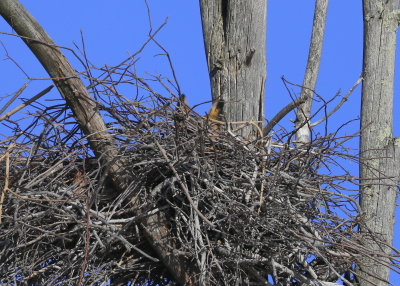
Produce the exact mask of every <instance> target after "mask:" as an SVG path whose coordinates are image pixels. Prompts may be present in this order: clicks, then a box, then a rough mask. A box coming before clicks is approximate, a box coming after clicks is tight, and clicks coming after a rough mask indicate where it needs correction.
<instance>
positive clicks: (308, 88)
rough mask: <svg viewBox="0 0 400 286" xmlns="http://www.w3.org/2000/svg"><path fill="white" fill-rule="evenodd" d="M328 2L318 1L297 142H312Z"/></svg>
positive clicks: (297, 119) (297, 125) (298, 120)
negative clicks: (315, 91) (315, 100)
mask: <svg viewBox="0 0 400 286" xmlns="http://www.w3.org/2000/svg"><path fill="white" fill-rule="evenodd" d="M327 10H328V0H316V1H315V11H314V21H313V27H312V34H311V42H310V50H309V52H308V61H307V68H306V72H305V75H304V80H303V88H302V90H301V96H300V97H301V98H305V97H307V100H306V102H304V103H303V104H302V105H300V106H299V109H298V111H297V114H296V116H297V118H296V129H298V130H297V133H296V141H298V142H302V143H306V142H309V141H310V132H311V131H310V122H309V120H310V115H311V105H312V100H313V95H314V94H313V90H315V85H316V83H317V78H318V73H319V65H320V63H321V54H322V46H323V42H324V33H325V23H326V14H327Z"/></svg>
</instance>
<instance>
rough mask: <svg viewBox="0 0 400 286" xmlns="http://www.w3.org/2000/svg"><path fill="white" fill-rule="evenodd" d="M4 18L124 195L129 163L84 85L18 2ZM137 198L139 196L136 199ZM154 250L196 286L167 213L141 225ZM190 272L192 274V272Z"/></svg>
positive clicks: (4, 4)
mask: <svg viewBox="0 0 400 286" xmlns="http://www.w3.org/2000/svg"><path fill="white" fill-rule="evenodd" d="M0 15H1V16H2V17H3V18H4V19H5V20H6V21H7V22H8V24H9V25H10V26H11V27H12V28H13V29H14V30H15V31H16V33H17V34H18V35H19V36H20V37H21V38H22V40H23V41H24V42H25V43H26V44H27V46H28V47H29V48H30V49H31V51H32V52H33V53H34V54H35V56H36V57H37V59H38V60H39V61H40V63H41V64H42V66H43V67H44V68H45V69H46V71H47V72H48V74H49V75H50V77H51V78H52V80H53V82H54V84H55V85H56V86H57V88H58V90H59V92H60V93H61V95H62V96H63V98H64V99H65V100H66V102H67V104H68V106H69V107H70V108H71V110H72V111H73V113H74V116H75V119H76V120H77V122H78V123H79V125H80V127H81V128H82V130H83V131H84V133H85V135H86V136H87V137H88V140H89V144H90V147H91V148H92V150H93V152H94V153H95V154H96V156H97V158H99V159H100V161H101V162H102V164H103V165H106V166H107V167H108V174H109V178H110V179H111V181H112V182H113V183H114V187H115V190H116V191H117V192H122V191H123V190H125V188H126V187H127V182H128V181H129V178H126V176H125V175H124V173H126V172H124V170H125V167H126V166H125V163H124V162H123V161H122V159H120V157H119V156H118V149H117V145H116V143H115V142H114V139H113V137H112V136H111V134H110V133H109V132H108V131H107V126H106V124H105V122H104V120H103V118H102V116H101V114H100V112H99V110H98V108H97V104H96V102H95V101H94V100H93V99H92V98H91V96H90V94H89V92H88V90H87V89H86V87H85V86H84V84H83V82H82V81H81V80H80V79H79V77H78V76H77V74H76V72H75V70H74V69H73V68H72V66H71V65H70V64H69V62H68V60H67V59H66V58H65V56H64V55H63V53H62V52H61V51H60V49H59V48H58V47H57V46H56V45H55V43H54V42H53V41H52V40H51V38H50V37H49V36H48V35H47V33H46V32H45V31H44V29H43V28H42V27H41V26H40V25H39V23H38V22H37V21H36V20H35V19H34V18H33V17H32V15H30V14H29V12H28V11H26V9H25V8H24V7H23V6H22V5H21V4H20V3H19V1H18V0H1V1H0ZM133 197H136V196H133ZM140 205H141V204H140V202H139V201H137V200H132V207H133V208H134V209H135V210H136V212H137V213H138V214H140V208H139V207H140ZM141 223H142V226H143V230H144V234H145V236H146V238H147V241H148V242H149V244H150V246H151V247H152V248H153V249H154V251H155V252H156V253H157V254H158V256H159V258H160V259H161V260H162V262H163V263H164V265H165V266H166V268H167V269H168V270H169V271H170V273H171V274H172V275H173V276H174V279H175V281H176V282H178V283H180V284H181V285H195V282H194V281H195V278H194V275H193V269H192V267H191V266H190V265H189V264H188V263H187V261H184V260H183V259H179V257H177V256H175V255H174V252H173V251H174V241H173V240H172V239H171V236H170V232H169V228H168V220H167V218H166V216H165V215H164V213H158V214H155V215H152V216H149V217H147V218H145V219H143V221H141ZM189 269H190V270H189Z"/></svg>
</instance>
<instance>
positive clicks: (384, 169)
mask: <svg viewBox="0 0 400 286" xmlns="http://www.w3.org/2000/svg"><path fill="white" fill-rule="evenodd" d="M398 5H399V0H389V1H386V0H385V1H382V0H381V1H377V0H364V1H363V9H364V11H363V13H364V58H363V77H364V81H363V88H362V103H361V130H362V132H361V140H360V152H361V153H360V159H361V163H360V177H361V192H360V205H361V209H362V212H363V214H364V217H365V226H361V227H360V230H361V231H362V232H368V231H372V232H373V233H376V234H377V235H378V236H380V239H381V242H379V241H376V242H372V241H366V242H365V244H366V246H367V247H368V248H369V249H371V250H373V251H377V252H385V253H387V254H391V249H390V247H389V246H391V245H392V241H393V229H394V216H395V208H396V198H397V189H398V185H397V184H398V181H399V175H400V173H399V169H400V160H399V158H400V153H399V145H400V144H399V143H400V141H399V140H397V139H395V138H393V133H392V130H393V84H394V65H395V50H396V32H397V28H398V22H399V17H398V15H399V10H398ZM385 262H388V261H385ZM368 273H369V274H368ZM370 274H372V275H374V276H376V277H379V278H380V279H378V278H375V277H373V276H371V275H370ZM358 277H359V280H360V285H362V286H367V285H387V282H385V281H387V280H388V279H389V268H388V267H386V266H384V265H381V264H379V263H377V262H376V261H375V260H373V259H370V258H363V259H362V260H361V264H360V265H359V272H358ZM364 278H366V279H368V281H369V282H368V281H367V280H365V279H364Z"/></svg>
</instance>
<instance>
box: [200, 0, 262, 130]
mask: <svg viewBox="0 0 400 286" xmlns="http://www.w3.org/2000/svg"><path fill="white" fill-rule="evenodd" d="M200 7H201V19H202V23H203V35H204V43H205V49H206V57H207V63H208V71H209V75H210V81H211V90H212V98H213V100H214V101H216V100H220V99H222V100H225V101H226V104H225V110H224V113H225V117H226V119H227V121H228V122H233V121H252V122H257V123H259V125H260V126H261V125H262V124H260V123H262V121H263V118H264V85H265V79H266V60H265V58H266V54H265V38H266V13H267V1H266V0H255V1H246V0H239V1H228V0H222V1H207V0H200ZM250 15H251V16H250ZM251 130H252V127H251V126H249V127H245V128H243V129H241V132H240V133H241V134H242V135H247V134H249V133H250V131H251Z"/></svg>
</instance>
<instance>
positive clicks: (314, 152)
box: [0, 0, 399, 286]
mask: <svg viewBox="0 0 400 286" xmlns="http://www.w3.org/2000/svg"><path fill="white" fill-rule="evenodd" d="M317 2H318V3H317V5H316V7H317V9H316V12H315V13H316V18H317V15H319V12H318V11H320V10H319V9H318V7H320V6H319V4H320V5H322V6H321V7H324V8H321V7H320V8H321V9H322V10H324V9H325V10H326V7H325V6H324V5H323V4H324V3H325V4H326V3H327V1H317ZM382 3H383V2H382ZM396 3H397V2H396ZM200 5H201V13H202V22H203V32H204V39H205V46H206V54H207V60H208V68H209V72H210V80H211V85H212V98H213V100H221V99H222V100H224V101H225V102H226V105H225V107H226V109H225V110H224V111H225V115H226V120H224V121H213V122H210V118H209V117H207V116H206V117H204V116H200V115H199V114H197V113H196V111H195V110H194V109H192V108H191V107H190V106H187V105H186V103H185V102H183V100H182V98H183V97H182V94H180V90H179V88H177V81H176V79H174V80H172V81H165V80H163V78H161V77H159V76H151V75H150V76H151V79H150V80H149V79H148V78H147V79H145V78H144V77H143V76H140V74H139V73H138V72H137V70H136V66H135V64H136V61H137V58H136V57H137V56H139V54H140V53H141V51H142V50H143V49H144V48H145V46H146V44H147V43H148V42H151V41H153V42H154V43H156V44H157V45H158V46H159V47H160V49H162V50H163V52H164V53H166V55H167V57H169V54H168V53H167V52H166V51H165V49H164V48H163V47H162V46H161V45H160V44H159V43H158V42H157V40H156V34H157V32H158V30H156V31H155V32H153V33H152V34H150V35H149V38H148V41H147V42H146V43H144V45H143V47H142V48H141V49H139V51H138V52H136V53H134V54H132V55H131V56H130V57H129V58H127V59H126V60H124V61H123V62H121V63H120V64H118V65H116V66H112V67H108V66H106V67H95V66H90V67H89V66H86V65H85V66H86V69H85V70H84V71H82V72H77V71H75V70H74V69H73V68H72V66H71V65H70V64H69V62H68V61H67V60H66V58H65V57H64V55H63V54H62V49H61V48H60V47H58V46H57V45H56V44H55V43H54V42H53V41H52V40H51V39H50V38H49V36H48V35H47V34H46V33H45V31H44V29H43V28H42V27H41V26H40V25H39V24H38V23H37V22H36V21H35V19H34V18H33V17H32V16H31V15H30V14H29V13H28V12H27V11H26V10H25V9H24V8H23V7H22V5H21V4H20V3H19V2H18V1H17V0H2V1H0V14H1V15H2V16H3V18H4V19H6V21H7V22H8V23H9V24H10V25H11V26H12V28H13V29H14V30H15V32H16V33H17V34H16V35H14V36H18V37H20V38H21V39H22V40H23V41H24V42H25V43H26V44H27V46H28V47H29V48H30V49H31V50H32V52H33V53H34V54H35V56H36V57H37V58H38V59H39V61H40V63H41V64H42V66H43V67H45V69H46V70H47V72H48V73H49V75H50V77H51V79H52V81H53V85H54V86H55V87H57V89H58V90H59V92H60V94H61V96H62V97H63V99H64V103H63V104H54V105H49V106H42V105H39V104H38V105H33V104H32V103H34V102H35V100H37V99H38V98H39V97H41V96H43V95H45V94H46V93H47V92H49V90H50V89H51V88H52V87H53V85H51V86H49V87H47V88H46V89H44V90H43V91H41V92H39V93H38V94H37V95H35V96H34V97H32V99H31V100H29V101H26V102H25V103H23V104H22V105H21V106H19V107H18V108H16V109H14V110H11V111H7V108H8V104H6V106H5V108H2V109H1V110H0V122H6V123H4V126H6V127H7V128H8V129H9V131H10V135H9V137H8V138H5V139H4V140H2V141H1V142H0V162H1V163H2V165H0V174H4V175H0V185H1V186H2V191H1V197H0V223H1V224H2V228H1V231H0V264H1V265H2V267H1V268H0V277H2V279H4V281H5V282H10V283H11V282H14V283H15V282H16V281H15V279H16V278H15V277H16V275H20V277H21V278H20V279H21V281H22V282H23V283H26V284H29V283H37V284H41V285H46V284H47V285H50V284H52V283H55V281H58V283H59V282H60V281H61V279H64V280H63V281H65V283H66V284H68V285H69V284H74V285H75V284H76V285H91V284H95V283H97V281H99V280H100V281H105V280H107V279H109V278H112V279H113V283H117V284H118V283H120V284H121V283H126V282H127V281H134V282H136V283H141V284H144V283H145V282H146V281H149V280H148V279H151V280H159V282H160V283H162V282H163V281H164V280H163V279H164V278H165V277H166V276H167V277H170V278H172V279H173V280H174V281H175V283H177V284H179V285H322V286H332V285H356V283H357V281H356V277H355V275H354V273H355V271H356V270H355V269H354V265H357V267H359V266H363V265H367V262H370V261H373V263H374V265H376V266H377V265H384V266H385V267H386V268H387V267H390V268H391V269H393V270H395V271H399V267H398V264H397V263H396V261H395V260H393V259H392V258H393V256H392V254H391V253H390V251H388V248H385V247H384V248H383V249H381V248H375V247H374V248H373V249H372V250H371V249H370V246H371V245H372V246H375V245H379V246H382V245H385V244H384V243H387V244H389V243H390V242H391V241H390V239H387V238H386V236H380V235H378V234H377V233H376V232H381V229H373V227H372V226H371V225H369V223H370V221H373V219H369V220H367V221H364V217H363V215H361V207H360V205H359V203H358V201H357V194H358V193H357V192H356V190H355V189H356V188H357V186H358V184H357V182H358V181H357V178H354V177H353V176H351V175H350V174H349V173H348V172H347V171H344V172H343V173H342V174H326V172H325V173H323V172H321V169H322V168H324V167H327V166H328V167H329V166H332V165H335V166H339V167H341V164H340V160H341V159H342V158H345V159H346V160H354V161H356V162H358V157H357V156H356V155H354V154H351V153H350V152H349V150H348V149H347V148H346V147H345V143H346V142H347V141H348V140H350V139H351V138H354V137H355V136H357V134H355V135H352V136H339V135H337V134H335V133H333V134H326V135H325V136H320V137H315V138H312V140H310V141H309V142H304V143H307V144H302V146H298V145H296V144H294V142H293V139H292V138H294V137H295V136H296V132H297V130H296V129H295V130H294V131H274V132H273V133H271V132H270V131H271V130H273V128H274V126H275V125H276V124H277V123H278V122H279V121H280V120H281V119H282V118H283V117H284V116H285V115H286V114H287V113H288V112H290V111H292V110H294V109H295V108H296V107H298V106H299V105H301V104H303V103H305V102H306V100H308V99H309V96H300V97H299V98H298V99H297V100H295V101H293V102H292V103H289V104H288V105H287V106H286V107H285V108H284V109H282V110H281V111H280V112H278V114H277V115H276V116H275V117H274V119H273V120H271V122H270V123H269V124H267V126H265V127H264V128H263V129H262V127H263V126H262V121H263V112H264V107H263V106H264V105H263V102H264V82H265V77H266V75H265V74H266V71H265V69H266V67H265V31H266V1H265V0H257V1H244V0H240V1H228V0H223V1H218V2H215V1H200ZM390 5H392V6H390ZM390 5H388V6H387V7H386V8H387V9H388V8H391V9H392V10H393V11H394V10H395V9H394V7H395V4H394V1H393V3H391V4H390ZM381 7H385V6H381ZM396 7H397V6H396ZM389 10H390V9H389ZM389 10H382V11H383V12H385V13H387V12H388V11H389ZM382 11H381V12H382ZM390 11H391V10H390ZM385 13H383V14H382V15H387V16H388V17H387V18H385V17H383V18H374V17H372V18H371V19H376V20H378V19H380V20H382V19H386V20H388V19H391V20H393V19H394V16H395V15H397V14H395V13H388V14H385ZM368 15H374V14H368ZM389 15H390V16H393V18H391V17H389ZM396 19H397V18H396ZM385 23H386V22H385ZM388 23H391V24H393V25H394V23H392V22H388ZM373 27H374V28H375V26H373ZM385 27H392V28H393V30H390V29H389V30H390V31H395V26H385ZM396 27H397V26H396ZM320 28H321V27H320ZM320 28H319V30H318V29H317V28H315V29H313V30H314V31H317V30H318V31H319V34H318V35H319V36H318V37H313V39H320V42H318V41H317V40H316V42H317V44H322V38H321V37H320V36H321V29H320ZM322 30H323V29H322ZM316 33H317V32H316ZM366 33H368V31H366ZM322 34H323V32H322ZM392 36H393V35H392ZM384 39H386V40H388V39H390V41H389V42H391V41H393V38H392V37H386V38H384ZM366 42H367V41H366ZM391 43H392V44H393V43H394V42H391ZM366 46H367V45H366ZM372 46H373V45H372ZM368 49H369V48H366V55H368ZM312 50H313V49H312V48H311V49H310V58H314V57H312V56H311V54H312ZM319 53H320V52H319ZM83 54H84V55H85V53H83ZM77 57H78V56H77ZM78 58H79V57H78ZM365 58H367V57H365ZM387 58H389V57H387ZM83 61H84V62H87V59H86V58H84V59H83ZM310 61H311V60H310ZM317 62H319V61H317ZM391 63H392V64H393V62H391ZM171 66H172V65H171ZM310 66H311V64H310ZM310 69H311V68H310ZM364 70H365V71H366V75H367V74H368V72H367V71H368V70H369V66H367V65H366V66H365V68H364ZM384 71H385V70H383V71H382V73H383V72H384ZM94 74H97V76H94ZM306 78H307V77H306ZM312 78H315V74H314V76H312ZM84 80H87V81H88V82H89V85H88V86H85V85H84V83H83V82H84ZM313 81H315V80H311V81H310V83H308V80H305V83H306V82H307V86H305V87H304V86H300V87H301V88H303V90H305V89H306V87H308V84H310V85H309V88H310V89H312V88H313V86H312V85H313V83H312V82H313ZM379 82H383V81H379ZM155 83H156V84H158V85H159V86H161V89H160V88H158V89H155V88H153V86H152V85H153V84H155ZM359 83H360V80H359V81H357V83H356V84H355V86H357V84H359ZM124 84H126V85H128V86H133V87H134V88H135V92H136V93H135V96H133V97H132V98H127V97H126V96H123V95H121V94H119V93H118V91H117V90H118V88H117V87H118V86H119V85H124ZM287 84H288V83H287ZM366 84H367V83H366ZM366 84H365V86H366ZM305 85H306V84H305ZM314 85H315V83H314ZM355 86H354V87H353V88H351V89H350V90H349V92H348V93H347V94H346V96H345V98H347V97H348V96H349V95H350V94H351V92H352V91H353V90H354V88H355ZM365 86H364V88H366V87H365ZM25 88H26V85H24V86H23V87H21V88H20V89H19V90H18V91H17V92H16V93H15V95H14V96H13V98H12V99H11V100H15V98H17V97H18V96H20V95H21V94H22V93H23V92H24V91H25ZM156 90H157V91H156ZM382 92H383V91H382ZM91 93H95V94H96V95H97V98H96V100H95V99H94V98H93V97H92V96H91ZM364 96H365V97H364V99H365V98H367V97H366V95H365V94H364ZM367 101H368V100H367ZM367 101H366V100H364V102H363V108H364V103H365V102H367ZM29 104H31V105H32V106H31V108H33V112H31V115H30V117H28V118H27V120H31V123H30V124H28V127H22V126H21V124H20V123H19V121H18V120H13V119H12V116H13V115H14V114H15V113H16V112H19V111H20V110H21V109H22V108H25V107H26V106H27V105H29ZM341 104H342V102H341V103H339V105H338V106H336V107H335V108H333V109H332V111H331V112H330V113H328V114H325V115H323V118H322V119H320V120H318V121H317V122H314V123H309V122H308V121H307V123H306V124H307V125H308V127H309V128H310V127H313V126H315V124H320V123H323V122H325V123H326V121H325V119H326V118H327V117H329V116H330V115H331V114H332V113H333V112H335V111H336V110H337V109H338V108H339V107H340V106H341ZM375 106H378V104H375ZM325 107H326V106H322V107H320V108H325ZM68 111H72V115H70V114H69V113H68ZM3 112H4V113H5V114H4V115H2V113H3ZM317 113H318V112H317ZM102 115H103V116H107V118H109V120H108V121H107V122H106V121H105V120H104V117H103V116H102ZM309 117H311V116H309ZM306 118H307V117H306ZM389 119H391V117H390V118H389ZM369 121H373V119H370V120H367V122H368V124H367V125H363V129H362V130H363V135H362V136H365V135H364V134H365V130H368V129H367V128H370V126H375V125H374V123H370V122H369ZM362 122H364V120H363V121H362ZM66 124H71V125H72V127H71V128H66V127H64V126H65V125H66ZM380 124H382V123H380ZM233 127H235V128H233ZM374 128H375V127H374ZM373 132H375V129H373ZM254 135H257V136H254ZM385 136H386V135H385ZM388 136H389V135H388ZM363 138H364V137H363ZM379 138H381V137H379ZM385 138H386V137H385ZM363 140H364V139H363ZM363 142H365V141H362V146H364V145H363V144H364V143H363ZM374 142H375V141H374ZM385 142H389V143H391V142H392V141H390V140H389V141H385ZM377 144H378V143H377ZM391 144H392V145H390V146H394V145H395V143H391ZM376 146H378V145H376ZM385 146H386V145H385ZM385 146H383V147H385ZM383 147H382V150H383ZM362 148H363V147H362ZM88 150H91V151H93V154H94V156H93V155H91V152H89V151H88ZM368 150H369V149H368ZM384 150H385V151H384V154H383V153H377V154H378V155H379V158H380V159H379V160H380V161H379V163H377V164H379V165H377V166H376V165H372V166H371V165H370V162H374V160H378V159H374V160H367V159H368V158H370V157H362V159H363V167H362V168H363V169H362V172H365V171H364V170H369V171H370V170H372V171H374V172H375V171H377V170H378V171H380V169H379V168H380V167H381V165H380V164H381V163H382V162H390V164H392V165H389V166H391V167H393V170H394V169H395V168H394V167H396V169H398V168H397V165H396V164H395V162H394V160H392V159H387V158H389V157H388V154H389V155H390V156H392V155H391V154H392V153H390V152H392V151H393V150H395V148H392V149H391V148H389V147H385V149H384ZM370 152H371V153H370ZM373 152H375V150H374V151H366V152H365V154H372V155H373V156H374V158H376V156H375V155H376V153H373ZM377 152H378V151H377ZM379 152H380V151H379ZM393 152H394V151H393ZM386 153H387V154H386ZM362 154H364V153H362ZM363 156H364V155H363ZM365 166H368V167H369V168H368V169H367V168H366V167H365ZM364 168H365V169H364ZM384 170H386V169H384ZM374 172H373V173H368V174H366V175H365V176H364V177H363V178H364V180H363V184H364V183H365V182H370V181H368V180H367V178H370V177H371V176H372V174H382V173H376V172H375V173H374ZM362 174H364V173H362ZM384 175H385V177H382V176H381V177H379V178H381V179H380V180H381V181H379V182H378V183H377V185H378V186H380V188H386V187H388V188H389V190H390V192H391V193H390V194H395V191H394V188H393V181H392V180H390V179H392V178H393V177H396V176H398V174H397V173H396V174H392V173H386V172H385V173H384ZM367 176H369V177H367ZM344 182H346V183H348V184H349V185H352V186H353V188H350V187H347V188H346V187H344V185H343V183H344ZM375 192H378V191H375ZM363 195H365V191H364V189H363ZM363 198H364V197H363ZM363 204H364V205H363ZM362 206H365V201H364V200H363V201H362ZM366 213H367V217H368V216H369V214H368V212H366ZM392 213H393V212H392ZM368 218H370V217H368ZM357 226H361V228H362V229H363V230H364V231H362V232H358V231H357V229H356V228H357ZM369 230H372V231H369ZM379 234H382V233H379ZM384 234H385V233H384ZM372 241H373V242H374V243H372ZM369 242H371V244H370V243H369ZM365 257H367V258H368V259H369V260H368V261H366V259H363V258H365ZM361 269H362V270H364V272H363V273H362V274H361V278H363V279H361V281H364V280H365V281H367V280H368V281H371V283H372V285H379V284H378V283H380V282H379V281H378V280H376V281H375V280H374V279H375V278H376V276H382V275H381V273H380V272H379V271H380V270H379V271H375V270H373V271H372V273H371V272H370V271H368V270H365V269H367V268H361ZM86 271H87V272H90V275H89V276H85V275H84V273H85V272H86ZM3 277H4V278H3ZM382 278H383V279H386V278H387V277H383V276H382ZM146 279H147V280H146ZM1 282H2V281H1ZM164 282H165V281H164Z"/></svg>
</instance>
